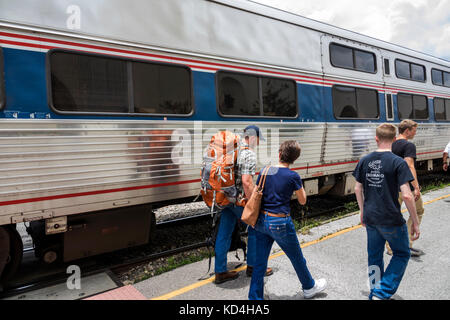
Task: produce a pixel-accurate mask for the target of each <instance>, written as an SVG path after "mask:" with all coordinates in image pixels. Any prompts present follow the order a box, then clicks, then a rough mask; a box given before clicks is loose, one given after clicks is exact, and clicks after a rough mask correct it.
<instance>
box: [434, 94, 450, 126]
mask: <svg viewBox="0 0 450 320" xmlns="http://www.w3.org/2000/svg"><path fill="white" fill-rule="evenodd" d="M434 116H435V118H436V121H450V99H442V98H434Z"/></svg>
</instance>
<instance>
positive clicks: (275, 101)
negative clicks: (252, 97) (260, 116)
mask: <svg viewBox="0 0 450 320" xmlns="http://www.w3.org/2000/svg"><path fill="white" fill-rule="evenodd" d="M261 82H262V98H263V111H264V116H280V117H295V116H296V115H297V102H296V92H295V91H296V85H295V82H294V81H286V80H281V79H275V78H262V79H261Z"/></svg>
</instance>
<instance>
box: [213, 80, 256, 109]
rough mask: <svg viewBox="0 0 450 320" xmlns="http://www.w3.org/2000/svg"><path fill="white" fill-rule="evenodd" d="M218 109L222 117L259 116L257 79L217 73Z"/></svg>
mask: <svg viewBox="0 0 450 320" xmlns="http://www.w3.org/2000/svg"><path fill="white" fill-rule="evenodd" d="M218 87H219V109H220V112H221V113H222V114H224V115H234V116H238V115H247V116H259V115H260V114H261V110H260V102H259V85H258V77H256V76H249V75H243V74H229V73H225V72H220V73H219V86H218Z"/></svg>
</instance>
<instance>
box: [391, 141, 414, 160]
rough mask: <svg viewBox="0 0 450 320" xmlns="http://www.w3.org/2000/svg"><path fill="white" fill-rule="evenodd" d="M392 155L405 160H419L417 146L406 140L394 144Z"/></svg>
mask: <svg viewBox="0 0 450 320" xmlns="http://www.w3.org/2000/svg"><path fill="white" fill-rule="evenodd" d="M392 153H393V154H395V155H397V156H399V157H400V158H403V159H405V158H407V157H409V158H413V159H414V160H416V158H417V154H416V146H415V145H414V143H412V142H409V141H408V140H406V139H400V140H397V141H395V142H394V143H393V144H392Z"/></svg>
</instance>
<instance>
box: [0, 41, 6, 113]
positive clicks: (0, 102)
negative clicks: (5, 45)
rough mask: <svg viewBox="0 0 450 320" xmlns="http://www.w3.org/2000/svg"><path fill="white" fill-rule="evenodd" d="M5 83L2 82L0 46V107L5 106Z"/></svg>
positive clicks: (0, 50) (0, 51)
mask: <svg viewBox="0 0 450 320" xmlns="http://www.w3.org/2000/svg"><path fill="white" fill-rule="evenodd" d="M5 96H6V95H5V84H4V74H3V51H2V48H1V47H0V109H3V107H4V106H5V98H6V97H5Z"/></svg>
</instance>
